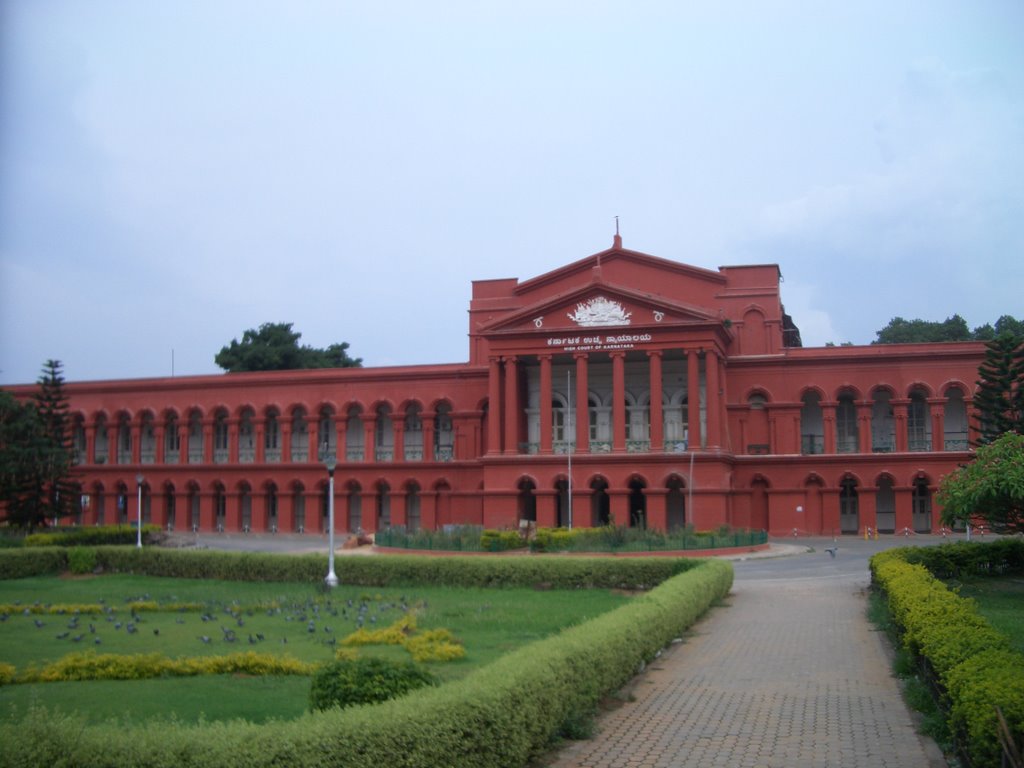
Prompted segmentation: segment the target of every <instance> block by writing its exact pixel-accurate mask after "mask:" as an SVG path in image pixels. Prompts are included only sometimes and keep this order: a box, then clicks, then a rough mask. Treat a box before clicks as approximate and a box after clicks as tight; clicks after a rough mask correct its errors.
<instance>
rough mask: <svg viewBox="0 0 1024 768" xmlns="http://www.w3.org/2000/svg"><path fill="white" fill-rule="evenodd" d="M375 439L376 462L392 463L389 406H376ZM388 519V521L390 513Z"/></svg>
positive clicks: (391, 433) (392, 452)
mask: <svg viewBox="0 0 1024 768" xmlns="http://www.w3.org/2000/svg"><path fill="white" fill-rule="evenodd" d="M375 437H376V447H377V452H376V460H377V461H393V460H394V457H395V428H394V425H393V424H392V423H391V408H390V406H387V405H378V406H377V423H376V427H375ZM388 517H389V519H390V513H389V515H388Z"/></svg>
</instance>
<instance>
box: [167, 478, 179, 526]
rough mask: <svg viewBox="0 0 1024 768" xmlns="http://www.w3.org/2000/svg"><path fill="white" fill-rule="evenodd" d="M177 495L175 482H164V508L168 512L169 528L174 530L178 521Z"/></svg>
mask: <svg viewBox="0 0 1024 768" xmlns="http://www.w3.org/2000/svg"><path fill="white" fill-rule="evenodd" d="M177 503H178V500H177V497H176V496H175V493H174V484H173V483H164V510H165V511H166V512H167V530H168V531H173V530H174V529H175V528H176V527H177V523H178V510H177Z"/></svg>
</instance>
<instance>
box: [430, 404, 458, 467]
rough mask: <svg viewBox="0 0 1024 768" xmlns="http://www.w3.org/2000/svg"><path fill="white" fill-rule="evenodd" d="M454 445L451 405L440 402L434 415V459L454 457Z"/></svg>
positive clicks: (445, 459)
mask: <svg viewBox="0 0 1024 768" xmlns="http://www.w3.org/2000/svg"><path fill="white" fill-rule="evenodd" d="M454 446H455V432H454V429H453V426H452V407H451V406H450V405H448V403H441V404H440V405H439V406H437V412H436V413H435V415H434V461H451V460H452V459H453V458H454V457H455V451H454Z"/></svg>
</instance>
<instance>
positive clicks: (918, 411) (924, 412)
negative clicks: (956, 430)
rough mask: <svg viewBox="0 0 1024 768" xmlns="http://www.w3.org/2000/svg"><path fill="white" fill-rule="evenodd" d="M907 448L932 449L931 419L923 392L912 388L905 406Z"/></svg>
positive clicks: (912, 449)
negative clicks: (908, 402)
mask: <svg viewBox="0 0 1024 768" xmlns="http://www.w3.org/2000/svg"><path fill="white" fill-rule="evenodd" d="M907 448H908V449H909V450H911V451H930V450H931V449H932V420H931V418H930V414H929V409H928V399H927V397H926V396H925V393H924V392H922V391H920V390H914V391H913V392H911V393H910V405H909V406H908V407H907Z"/></svg>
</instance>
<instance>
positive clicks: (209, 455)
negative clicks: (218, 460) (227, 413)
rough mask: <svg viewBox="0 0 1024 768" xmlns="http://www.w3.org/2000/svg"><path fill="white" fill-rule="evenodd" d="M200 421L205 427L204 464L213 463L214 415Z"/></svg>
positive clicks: (203, 427)
mask: <svg viewBox="0 0 1024 768" xmlns="http://www.w3.org/2000/svg"><path fill="white" fill-rule="evenodd" d="M199 423H200V426H201V427H202V429H203V464H213V417H212V416H207V417H206V418H204V419H202V420H201V421H200V422H199Z"/></svg>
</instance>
